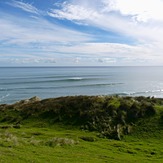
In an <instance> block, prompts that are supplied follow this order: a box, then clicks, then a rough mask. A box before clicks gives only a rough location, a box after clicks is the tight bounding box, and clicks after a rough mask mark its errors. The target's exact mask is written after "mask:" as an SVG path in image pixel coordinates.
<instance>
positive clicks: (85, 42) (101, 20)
mask: <svg viewBox="0 0 163 163" xmlns="http://www.w3.org/2000/svg"><path fill="white" fill-rule="evenodd" d="M34 2H35V1H34ZM1 3H2V2H1ZM35 4H36V2H35V3H32V4H31V3H29V2H28V0H26V1H16V0H13V1H7V2H6V3H5V5H6V6H8V7H11V8H14V9H16V10H21V11H23V12H24V15H21V14H20V15H19V17H18V16H17V15H16V14H13V13H11V12H4V11H3V10H2V11H1V13H0V21H1V24H0V29H1V30H0V35H1V37H0V43H1V45H2V46H1V47H0V50H1V52H0V56H1V57H0V62H1V63H3V62H4V60H5V61H6V62H7V60H9V58H12V59H11V60H10V61H11V62H12V63H17V64H18V63H38V64H39V63H42V64H43V63H46V64H47V65H48V64H54V65H73V64H75V65H89V64H90V65H162V64H163V48H162V44H163V38H162V37H161V36H162V35H163V10H162V8H163V1H162V0H137V1H135V0H123V1H122V0H94V1H92V0H78V1H75V0H69V1H59V2H57V3H56V2H54V4H53V5H51V6H50V7H49V8H47V9H46V10H44V11H42V10H41V9H40V8H39V7H38V6H37V7H36V5H35ZM40 5H41V4H40ZM25 13H26V14H25ZM97 33H98V34H97ZM111 34H112V35H113V36H115V34H116V35H118V37H117V40H116V42H115V41H114V42H113V41H112V40H111V39H110V38H111V37H110V35H111ZM99 36H100V37H99ZM115 37H116V36H115ZM119 38H120V39H121V40H123V42H122V41H120V39H119ZM126 38H128V39H126Z"/></svg>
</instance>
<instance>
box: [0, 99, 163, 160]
mask: <svg viewBox="0 0 163 163" xmlns="http://www.w3.org/2000/svg"><path fill="white" fill-rule="evenodd" d="M0 131H1V135H0V155H1V156H2V157H1V160H0V161H4V162H5V161H6V160H7V158H8V159H9V161H10V159H12V155H14V153H15V152H16V153H17V154H18V153H19V157H18V158H17V159H18V160H15V162H16V161H19V158H23V159H24V162H25V161H29V160H30V161H31V160H33V161H34V162H44V161H47V158H49V153H51V152H52V151H54V149H55V152H56V151H58V150H61V151H62V152H63V153H62V154H61V153H60V154H59V153H58V154H57V158H60V159H61V161H60V159H58V162H63V161H66V162H73V161H74V162H75V160H76V158H74V157H73V156H72V157H71V156H66V155H67V154H68V151H67V150H70V149H71V150H72V148H73V149H74V150H75V149H76V150H77V151H74V150H72V153H73V154H74V155H75V156H77V157H78V160H76V161H77V162H101V161H103V162H107V161H113V160H114V159H117V162H122V161H130V162H134V161H138V160H140V159H144V162H148V161H158V162H161V161H163V157H162V155H163V150H162V148H161V146H162V145H163V137H162V135H163V99H156V98H150V97H119V96H68V97H60V98H51V99H44V100H41V99H39V98H38V97H33V98H31V99H27V100H22V101H19V102H17V103H15V104H10V105H7V104H3V105H0ZM106 144H107V146H106ZM92 145H93V146H92ZM31 146H32V148H34V149H35V150H34V149H33V150H34V151H35V153H39V152H41V153H42V152H43V151H44V150H48V151H49V150H50V148H52V147H53V148H52V151H50V152H49V153H46V152H45V155H44V157H43V158H42V159H41V158H40V156H37V157H36V155H35V154H34V153H30V151H28V149H29V148H31ZM58 146H59V147H58ZM72 146H73V147H72ZM19 148H22V149H21V150H22V151H23V150H24V148H26V150H27V151H28V152H29V155H31V159H28V158H26V157H25V156H24V155H22V154H21V152H18V151H19V150H18V149H19ZM66 148H68V149H67V150H66ZM9 149H10V150H11V149H12V151H10V150H9ZM88 149H89V150H88ZM110 149H111V150H112V151H110ZM8 150H9V151H10V152H9V151H8ZM71 150H70V151H71ZM83 150H84V151H85V154H84V153H83V152H84V151H83ZM5 151H8V152H9V153H10V154H11V155H10V156H8V154H7V155H6V154H4V152H5ZM13 151H14V152H13ZM36 151H37V152H36ZM95 151H96V152H97V151H99V152H100V154H101V157H98V158H97V157H96V156H95V157H94V158H91V160H89V159H90V158H88V156H89V155H92V154H94V152H95ZM76 152H77V153H78V154H77V153H76ZM43 153H44V152H43ZM79 153H83V154H81V155H80V154H79ZM97 153H98V152H97ZM107 153H108V154H109V153H110V157H109V156H108V155H107ZM17 154H16V156H17ZM38 155H40V154H38ZM118 155H120V156H121V157H122V158H118ZM34 156H35V157H34ZM104 156H105V157H104ZM67 157H70V160H67ZM34 158H35V159H34ZM36 158H37V159H36ZM80 159H81V160H83V159H85V161H80ZM128 159H129V160H128ZM49 160H50V161H51V162H53V160H55V158H53V157H52V158H51V157H50V158H49ZM6 162H7V161H6Z"/></svg>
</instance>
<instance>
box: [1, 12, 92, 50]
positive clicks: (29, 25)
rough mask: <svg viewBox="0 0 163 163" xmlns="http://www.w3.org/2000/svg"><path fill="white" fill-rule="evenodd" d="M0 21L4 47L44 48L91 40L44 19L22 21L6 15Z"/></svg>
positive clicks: (84, 35) (86, 36)
mask: <svg viewBox="0 0 163 163" xmlns="http://www.w3.org/2000/svg"><path fill="white" fill-rule="evenodd" d="M2 15H3V14H2ZM0 21H1V24H0V29H1V30H0V36H1V37H0V41H3V44H4V45H5V44H17V45H24V44H28V43H29V44H30V43H36V44H42V45H41V47H42V46H44V45H46V44H52V43H54V44H57V43H61V44H66V43H71V42H76V41H77V40H78V42H84V41H89V40H90V39H91V38H90V36H89V35H87V34H84V33H82V32H77V31H74V30H70V29H66V28H64V27H62V26H59V25H57V24H52V23H50V22H48V21H46V20H45V19H42V18H37V19H35V18H34V19H28V18H26V19H21V18H16V17H14V16H11V15H7V14H5V15H3V16H1V17H0ZM72 36H73V37H72ZM43 44H44V45H43Z"/></svg>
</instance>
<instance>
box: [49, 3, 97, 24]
mask: <svg viewBox="0 0 163 163" xmlns="http://www.w3.org/2000/svg"><path fill="white" fill-rule="evenodd" d="M48 14H49V16H52V17H55V18H59V19H68V20H77V21H79V20H80V21H82V20H86V19H89V17H91V18H93V19H96V18H97V17H98V16H99V15H98V13H97V12H96V11H94V10H92V9H91V8H85V7H82V6H80V5H73V4H68V3H63V5H62V10H60V9H51V11H49V12H48Z"/></svg>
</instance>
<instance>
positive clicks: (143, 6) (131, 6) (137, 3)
mask: <svg viewBox="0 0 163 163" xmlns="http://www.w3.org/2000/svg"><path fill="white" fill-rule="evenodd" d="M102 1H103V3H104V4H105V5H106V7H105V10H104V11H109V12H110V11H119V12H120V13H121V14H122V15H129V16H132V17H133V18H134V19H136V20H137V21H140V22H141V21H142V22H147V21H149V20H150V19H154V20H160V21H162V20H163V10H162V8H163V1H162V0H123V1H122V0H102Z"/></svg>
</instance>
